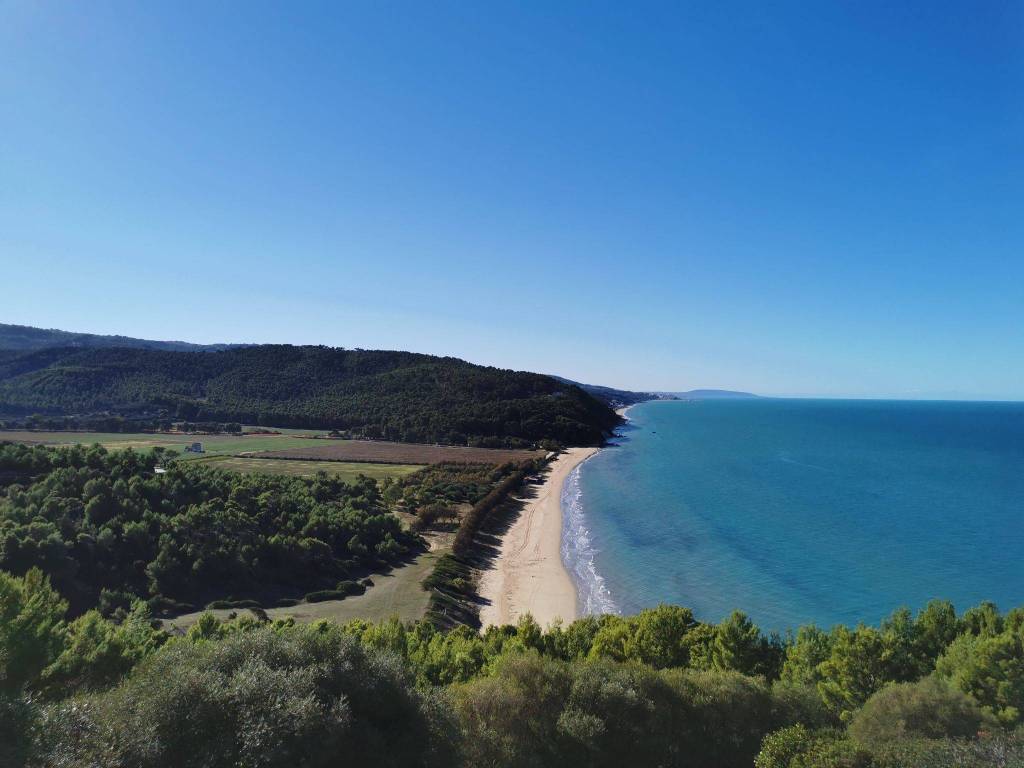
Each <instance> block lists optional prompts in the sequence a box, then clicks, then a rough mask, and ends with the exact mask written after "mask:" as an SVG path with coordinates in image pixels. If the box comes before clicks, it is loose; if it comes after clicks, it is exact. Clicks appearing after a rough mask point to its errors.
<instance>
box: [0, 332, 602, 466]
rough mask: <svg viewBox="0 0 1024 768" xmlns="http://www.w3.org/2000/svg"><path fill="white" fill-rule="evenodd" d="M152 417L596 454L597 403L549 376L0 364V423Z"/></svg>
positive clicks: (190, 358) (412, 357)
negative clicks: (31, 417)
mask: <svg viewBox="0 0 1024 768" xmlns="http://www.w3.org/2000/svg"><path fill="white" fill-rule="evenodd" d="M3 412H6V413H9V414H22V415H24V414H29V413H35V412H39V413H50V414H60V415H74V414H79V415H81V414H90V413H97V412H112V413H117V414H122V415H137V416H143V415H147V416H150V417H152V416H153V415H154V414H157V413H163V414H166V415H167V416H169V417H171V418H176V419H185V420H188V421H220V422H243V423H247V424H261V425H271V426H280V427H310V428H313V427H316V428H329V429H338V430H345V431H347V432H348V433H350V434H353V435H358V436H365V437H376V438H387V439H392V440H402V441H407V442H445V443H453V444H466V443H469V444H478V445H486V446H490V447H499V446H502V445H510V446H517V445H523V444H527V443H535V442H538V441H542V440H553V441H557V442H560V443H563V444H573V445H580V444H597V443H600V442H601V441H602V439H603V437H604V436H605V435H606V434H607V433H608V432H609V431H610V430H611V429H612V428H613V427H614V426H615V425H616V423H617V421H618V420H617V417H616V416H615V414H614V413H612V411H611V409H609V408H608V406H607V405H605V404H604V403H601V402H599V401H598V400H596V399H595V398H594V397H592V396H591V395H588V394H587V393H586V392H584V391H582V390H581V389H580V388H579V387H576V386H574V385H571V384H565V383H562V382H559V381H556V380H555V379H553V378H551V377H550V376H542V375H540V374H534V373H523V372H516V371H508V370H502V369H498V368H489V367H483V366H479V365H473V364H471V363H467V362H465V361H463V360H457V359H455V358H450V357H433V356H431V355H420V354H414V353H410V352H385V351H364V350H344V349H334V348H328V347H294V346H287V345H260V346H252V347H242V348H233V349H227V350H221V351H215V352H170V351H162V350H152V349H131V348H100V349H78V348H68V347H61V348H47V349H42V350H37V351H31V352H23V353H16V352H10V351H8V352H5V353H3V354H2V355H0V413H3Z"/></svg>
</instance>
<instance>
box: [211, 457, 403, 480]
mask: <svg viewBox="0 0 1024 768" xmlns="http://www.w3.org/2000/svg"><path fill="white" fill-rule="evenodd" d="M192 461H200V462H203V463H204V464H212V465H213V466H215V467H217V468H219V469H229V470H232V471H234V472H259V473H262V474H268V475H287V476H288V477H312V476H313V475H315V474H316V473H317V472H326V473H327V474H328V475H331V476H332V477H340V478H341V479H343V480H345V481H346V482H347V481H350V480H355V479H356V478H357V477H359V475H366V476H367V477H372V478H373V479H374V480H383V479H384V478H385V477H405V476H406V475H409V474H412V473H413V472H415V471H416V470H418V469H423V467H422V466H421V465H419V464H366V463H360V462H340V461H290V460H286V459H252V458H238V457H232V456H209V457H205V458H197V459H192Z"/></svg>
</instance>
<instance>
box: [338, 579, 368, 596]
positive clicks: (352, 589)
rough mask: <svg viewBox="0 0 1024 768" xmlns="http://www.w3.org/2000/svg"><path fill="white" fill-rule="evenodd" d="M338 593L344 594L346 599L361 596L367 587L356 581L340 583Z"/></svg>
mask: <svg viewBox="0 0 1024 768" xmlns="http://www.w3.org/2000/svg"><path fill="white" fill-rule="evenodd" d="M337 591H338V592H342V593H344V595H345V596H346V597H348V596H349V595H361V594H363V593H364V592H365V591H366V587H365V586H364V585H363V584H360V583H358V582H355V581H339V582H338V586H337Z"/></svg>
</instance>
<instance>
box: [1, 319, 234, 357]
mask: <svg viewBox="0 0 1024 768" xmlns="http://www.w3.org/2000/svg"><path fill="white" fill-rule="evenodd" d="M238 346H245V345H241V344H190V343H189V342H187V341H150V340H148V339H133V338H131V337H129V336H100V335H97V334H94V333H71V332H70V331H58V330H56V329H54V328H33V327H31V326H28V325H8V324H6V323H0V350H15V351H31V350H36V349H50V348H53V347H85V348H90V349H92V348H98V347H133V348H138V349H162V350H166V351H170V352H200V351H202V352H216V351H217V350H221V349H230V348H232V347H238Z"/></svg>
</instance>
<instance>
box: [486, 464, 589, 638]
mask: <svg viewBox="0 0 1024 768" xmlns="http://www.w3.org/2000/svg"><path fill="white" fill-rule="evenodd" d="M596 452H597V449H596V448H569V449H568V450H566V452H565V453H563V454H562V455H560V456H559V457H558V458H557V459H555V460H554V462H552V464H551V469H550V470H549V472H548V475H547V477H546V478H545V480H544V483H543V485H541V486H539V487H537V488H536V490H537V495H536V497H535V498H533V499H530V500H529V503H528V504H527V505H526V507H525V508H524V509H523V511H522V514H520V516H519V517H518V518H517V519H516V521H515V522H514V523H513V524H512V527H511V528H509V530H508V532H507V533H506V534H505V536H504V538H503V539H502V542H501V550H500V554H499V555H498V558H497V559H496V561H495V563H494V566H493V567H492V568H491V569H490V570H488V571H486V572H484V574H483V576H482V577H481V579H480V596H481V597H483V598H484V599H485V600H487V601H489V603H488V604H486V605H484V606H483V607H482V608H481V609H480V621H481V623H482V624H483V626H485V627H487V626H490V625H492V624H514V623H515V622H516V621H518V620H519V617H520V616H522V615H523V614H526V613H530V614H532V615H533V618H535V619H536V620H537V622H538V623H539V624H540V625H541V626H542V627H546V626H548V625H549V624H551V622H553V621H554V620H555V619H557V618H561V619H563V620H564V621H567V622H568V621H572V620H573V619H575V618H576V587H575V585H574V584H573V582H572V579H571V578H570V576H569V573H568V571H566V570H565V566H563V565H562V553H561V544H562V504H561V497H562V485H563V484H564V483H565V479H566V478H567V477H568V476H569V473H570V472H571V471H572V470H573V468H574V467H576V466H577V465H578V464H579V463H580V462H582V461H584V460H585V459H587V458H589V457H590V456H592V455H594V453H596Z"/></svg>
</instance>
